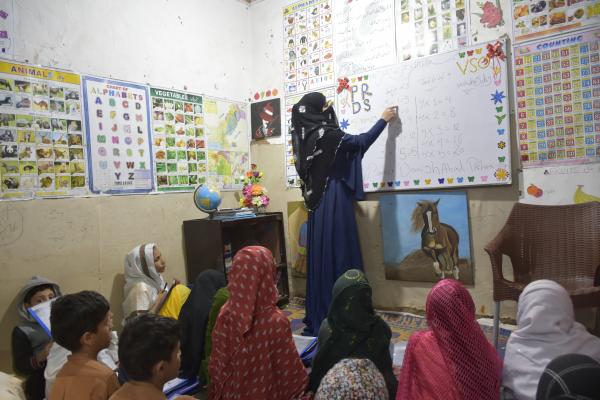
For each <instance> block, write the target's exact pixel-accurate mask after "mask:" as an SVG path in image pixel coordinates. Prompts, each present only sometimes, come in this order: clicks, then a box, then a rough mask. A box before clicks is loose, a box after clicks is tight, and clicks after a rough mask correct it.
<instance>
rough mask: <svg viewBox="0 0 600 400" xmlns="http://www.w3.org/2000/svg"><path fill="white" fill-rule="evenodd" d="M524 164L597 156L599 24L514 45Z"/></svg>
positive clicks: (599, 152) (599, 135) (599, 150)
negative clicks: (597, 26) (549, 38)
mask: <svg viewBox="0 0 600 400" xmlns="http://www.w3.org/2000/svg"><path fill="white" fill-rule="evenodd" d="M514 64H515V66H514V70H515V85H516V90H515V92H516V103H517V129H518V132H517V135H518V136H517V138H518V143H519V150H520V156H521V164H522V166H523V167H524V168H530V167H535V166H540V165H549V164H550V165H551V164H557V163H565V162H567V163H573V162H590V161H595V160H597V159H598V158H599V157H600V29H595V30H591V31H587V32H579V33H573V34H570V35H564V36H559V37H556V38H554V39H551V40H544V41H538V42H533V43H530V44H527V45H521V46H516V47H515V49H514Z"/></svg>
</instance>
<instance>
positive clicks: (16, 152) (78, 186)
mask: <svg viewBox="0 0 600 400" xmlns="http://www.w3.org/2000/svg"><path fill="white" fill-rule="evenodd" d="M80 85H81V77H80V75H78V74H74V73H71V72H64V71H59V70H55V69H50V68H40V67H35V66H32V65H27V64H20V63H11V62H6V61H0V181H1V182H0V196H1V197H2V198H27V197H32V196H39V197H48V196H68V195H76V194H85V193H86V190H87V189H86V155H85V151H84V149H85V140H84V138H83V134H82V130H81V127H82V124H81V101H80V96H81V94H80V93H81V87H80Z"/></svg>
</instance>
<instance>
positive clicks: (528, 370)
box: [503, 279, 600, 400]
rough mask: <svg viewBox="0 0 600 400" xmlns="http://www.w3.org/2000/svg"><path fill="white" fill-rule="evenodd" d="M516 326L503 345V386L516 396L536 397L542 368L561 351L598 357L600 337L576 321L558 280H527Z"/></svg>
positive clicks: (519, 398)
mask: <svg viewBox="0 0 600 400" xmlns="http://www.w3.org/2000/svg"><path fill="white" fill-rule="evenodd" d="M517 325H518V328H517V330H516V331H515V332H513V333H512V334H511V335H510V337H509V339H508V343H507V345H506V355H505V357H504V371H503V386H505V387H507V388H508V389H510V390H512V391H513V393H514V395H515V397H516V398H517V399H518V400H529V399H535V397H536V391H537V387H538V383H539V381H540V377H541V376H542V373H543V372H544V369H545V368H546V366H547V365H548V363H550V361H552V360H553V359H555V358H556V357H558V356H560V355H563V354H570V353H576V354H585V355H588V356H590V357H592V358H593V359H595V360H596V361H600V338H597V337H595V336H593V335H591V334H590V333H588V332H587V330H586V328H585V327H584V326H583V325H582V324H580V323H578V322H575V313H574V311H573V303H572V302H571V298H570V297H569V294H568V293H567V291H566V290H565V288H563V287H562V286H561V285H560V284H558V283H556V282H554V281H550V280H545V279H543V280H538V281H534V282H532V283H530V284H529V285H527V287H525V290H523V292H522V293H521V296H520V297H519V304H518V310H517Z"/></svg>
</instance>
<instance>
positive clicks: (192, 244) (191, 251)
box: [183, 212, 290, 304]
mask: <svg viewBox="0 0 600 400" xmlns="http://www.w3.org/2000/svg"><path fill="white" fill-rule="evenodd" d="M183 236H184V246H185V263H186V275H187V280H188V282H193V281H194V280H195V279H196V277H197V276H198V274H199V273H200V272H202V271H204V270H207V269H217V270H221V271H225V257H224V248H225V245H229V246H231V253H232V254H231V256H232V258H233V256H234V255H235V253H236V252H237V251H238V250H240V249H242V248H243V247H245V246H250V245H260V246H264V247H266V248H268V249H269V250H271V253H273V257H274V258H275V263H276V265H277V270H278V275H279V281H278V282H277V289H278V290H279V293H280V295H281V296H280V297H281V298H280V301H284V300H282V299H283V298H285V299H286V300H285V301H284V304H287V302H288V300H287V299H289V292H290V291H289V283H288V271H287V254H286V249H285V236H284V231H283V214H282V213H280V212H275V213H264V214H258V215H256V217H253V218H240V219H226V220H223V219H208V218H204V219H194V220H188V221H183ZM278 304H279V302H278Z"/></svg>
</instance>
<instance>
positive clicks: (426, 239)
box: [411, 199, 459, 279]
mask: <svg viewBox="0 0 600 400" xmlns="http://www.w3.org/2000/svg"><path fill="white" fill-rule="evenodd" d="M439 202H440V200H439V199H438V200H437V201H435V202H433V201H426V200H421V201H418V202H417V206H416V207H415V209H414V210H413V213H412V217H411V220H412V231H413V232H418V231H419V230H421V250H422V251H423V252H424V253H425V254H426V255H427V256H428V257H429V258H431V259H432V260H433V269H434V270H435V273H436V275H437V276H439V277H441V278H442V279H444V278H445V277H446V276H450V275H452V276H453V277H454V279H458V242H459V235H458V232H456V230H455V229H454V228H453V227H451V226H450V225H448V224H445V223H443V222H440V216H439V213H438V207H437V206H438V203H439Z"/></svg>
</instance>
